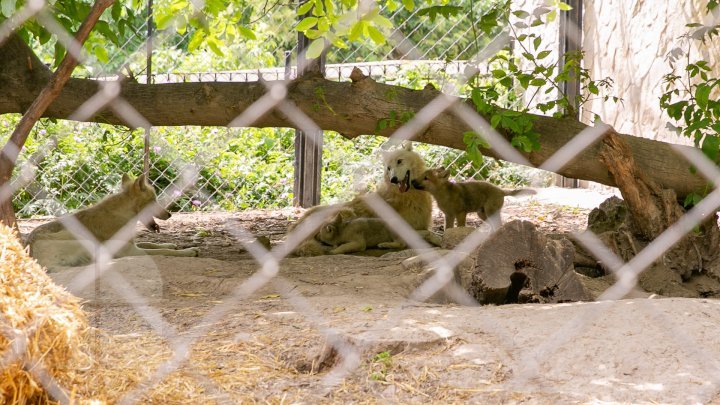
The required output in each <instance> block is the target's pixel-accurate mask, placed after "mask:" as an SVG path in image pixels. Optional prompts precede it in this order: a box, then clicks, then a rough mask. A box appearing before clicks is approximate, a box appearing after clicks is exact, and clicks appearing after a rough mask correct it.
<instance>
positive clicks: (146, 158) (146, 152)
mask: <svg viewBox="0 0 720 405" xmlns="http://www.w3.org/2000/svg"><path fill="white" fill-rule="evenodd" d="M147 25H148V29H147V43H146V45H147V46H146V48H145V52H146V62H145V63H146V66H147V69H146V70H145V74H146V76H145V83H146V84H151V83H152V51H153V0H148V6H147ZM150 130H151V129H150V128H145V139H144V142H143V174H144V175H145V176H146V177H147V176H148V175H149V174H150Z"/></svg>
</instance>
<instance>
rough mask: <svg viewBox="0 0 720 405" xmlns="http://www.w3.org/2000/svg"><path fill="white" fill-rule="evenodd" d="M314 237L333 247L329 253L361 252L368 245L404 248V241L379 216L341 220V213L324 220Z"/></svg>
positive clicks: (384, 247) (368, 246) (382, 247)
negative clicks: (326, 220) (329, 219)
mask: <svg viewBox="0 0 720 405" xmlns="http://www.w3.org/2000/svg"><path fill="white" fill-rule="evenodd" d="M316 238H317V239H318V240H319V241H321V242H323V243H326V244H328V245H330V246H332V247H333V249H332V250H331V251H330V254H333V255H339V254H344V253H353V252H362V251H364V250H365V249H367V248H370V247H379V248H381V249H404V248H405V246H406V245H405V242H403V241H402V240H401V239H399V238H397V237H396V236H395V234H394V233H393V232H391V231H390V229H388V227H387V226H386V225H385V223H384V222H383V221H382V220H381V219H379V218H355V219H352V220H350V221H343V219H342V216H341V215H335V218H334V219H332V220H331V221H328V222H326V223H325V224H323V226H322V227H321V228H320V231H319V232H318V233H317V235H316Z"/></svg>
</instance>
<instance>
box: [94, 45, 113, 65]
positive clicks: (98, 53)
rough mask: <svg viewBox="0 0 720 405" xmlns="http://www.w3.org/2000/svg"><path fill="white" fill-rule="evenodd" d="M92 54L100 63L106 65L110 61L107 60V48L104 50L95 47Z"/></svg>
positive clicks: (102, 47) (101, 47)
mask: <svg viewBox="0 0 720 405" xmlns="http://www.w3.org/2000/svg"><path fill="white" fill-rule="evenodd" d="M93 53H94V54H95V57H96V58H97V60H98V61H100V62H102V63H108V61H109V60H110V59H109V58H108V52H107V48H105V47H104V46H96V47H95V48H93Z"/></svg>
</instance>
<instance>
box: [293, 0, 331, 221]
mask: <svg viewBox="0 0 720 405" xmlns="http://www.w3.org/2000/svg"><path fill="white" fill-rule="evenodd" d="M303 3H305V0H300V1H299V2H298V7H299V6H300V5H302V4H303ZM304 17H305V16H304V15H301V16H298V19H299V20H301V19H302V18H304ZM309 42H310V41H309V40H308V38H307V37H306V36H305V35H304V34H303V33H302V32H298V41H297V76H298V78H300V77H301V76H303V75H306V74H320V75H322V76H323V77H324V76H325V52H323V53H322V55H321V56H320V57H318V58H316V59H310V60H308V59H306V58H305V50H306V49H307V47H308V45H309ZM322 147H323V133H322V131H318V133H315V134H306V133H304V132H303V131H301V130H295V178H294V183H293V205H295V206H300V207H304V208H307V207H312V206H313V205H317V204H319V203H320V181H321V178H322V170H321V169H322Z"/></svg>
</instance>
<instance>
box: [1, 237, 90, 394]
mask: <svg viewBox="0 0 720 405" xmlns="http://www.w3.org/2000/svg"><path fill="white" fill-rule="evenodd" d="M87 331H88V323H87V320H86V318H85V314H84V313H83V311H82V310H81V309H80V304H79V302H78V299H77V298H76V297H74V296H73V295H71V294H70V293H68V292H67V291H65V290H64V289H63V288H61V287H59V286H57V285H55V284H54V283H53V282H52V281H51V280H50V278H49V277H48V276H47V274H45V271H44V269H43V268H42V267H41V266H40V265H38V264H37V263H36V262H35V261H34V260H33V259H32V258H30V256H29V255H28V254H27V252H26V251H25V249H24V248H23V246H22V244H21V243H20V241H19V240H18V237H17V235H16V233H15V232H14V231H13V230H12V229H10V228H8V227H7V226H5V225H4V224H0V402H3V403H12V404H15V403H30V404H38V403H47V402H54V401H62V402H73V399H74V398H73V393H72V392H67V391H66V389H64V388H63V387H72V386H73V385H74V384H73V382H74V380H75V379H76V378H77V374H78V372H79V370H82V369H87V368H89V367H90V366H91V359H90V358H89V356H87V355H86V354H85V353H84V352H83V350H81V347H82V343H83V342H84V341H85V334H86V333H87Z"/></svg>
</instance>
